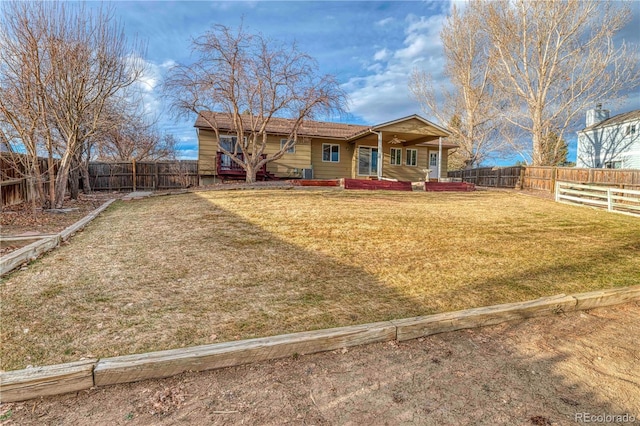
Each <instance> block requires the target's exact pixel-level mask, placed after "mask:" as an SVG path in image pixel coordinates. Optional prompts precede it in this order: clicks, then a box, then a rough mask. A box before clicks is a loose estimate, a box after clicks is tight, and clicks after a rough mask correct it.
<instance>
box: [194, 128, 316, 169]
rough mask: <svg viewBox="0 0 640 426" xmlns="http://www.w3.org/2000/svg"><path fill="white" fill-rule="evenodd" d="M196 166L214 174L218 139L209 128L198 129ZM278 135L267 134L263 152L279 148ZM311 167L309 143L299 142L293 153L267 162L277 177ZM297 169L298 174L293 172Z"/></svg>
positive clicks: (272, 151) (269, 152) (268, 152)
mask: <svg viewBox="0 0 640 426" xmlns="http://www.w3.org/2000/svg"><path fill="white" fill-rule="evenodd" d="M198 139H199V143H200V146H199V149H198V167H199V173H200V174H201V175H204V176H206V175H215V174H216V153H217V152H218V141H217V139H216V134H215V133H214V132H213V131H211V130H203V129H200V130H199V136H198ZM280 139H282V138H281V137H280V136H269V137H268V139H267V147H266V149H265V153H266V154H267V155H273V154H275V153H276V152H278V150H279V149H280ZM310 167H311V144H310V143H309V142H302V141H301V142H299V143H298V144H297V145H296V147H295V153H293V154H284V156H282V158H280V159H279V160H276V161H273V162H270V163H268V164H267V170H268V171H269V172H271V173H273V174H275V175H276V176H278V177H281V178H284V177H301V176H302V172H301V169H306V168H310ZM295 169H298V174H295Z"/></svg>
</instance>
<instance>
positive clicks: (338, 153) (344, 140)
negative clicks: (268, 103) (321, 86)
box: [195, 112, 457, 185]
mask: <svg viewBox="0 0 640 426" xmlns="http://www.w3.org/2000/svg"><path fill="white" fill-rule="evenodd" d="M202 114H209V116H208V118H209V120H210V122H216V123H217V125H218V129H219V133H220V139H221V140H220V142H219V141H218V140H217V139H216V136H215V133H214V132H213V130H212V129H211V127H210V126H209V125H208V124H207V122H206V120H204V119H203V118H202V116H199V117H198V119H197V120H196V123H195V127H196V128H197V131H198V168H199V174H200V178H201V179H200V181H201V183H202V184H205V185H206V184H210V183H212V182H215V181H216V178H218V179H220V178H222V179H224V178H229V177H237V178H242V176H244V171H242V170H241V169H239V167H238V166H237V165H236V164H235V163H234V162H232V161H230V159H229V158H228V157H227V156H226V155H224V154H222V153H221V152H220V151H219V150H218V146H219V145H218V144H219V143H223V144H227V146H226V147H225V148H226V149H230V150H232V149H233V148H231V147H232V144H233V143H234V142H235V137H236V136H235V134H234V128H233V125H232V124H231V121H230V117H229V116H228V115H226V114H222V113H213V112H205V113H202ZM289 129H290V121H289V120H288V119H284V118H272V119H271V121H270V122H269V125H268V127H267V135H268V140H267V148H266V153H267V154H268V155H272V154H274V153H275V152H277V151H278V150H279V149H280V146H281V144H284V143H286V139H285V138H286V137H287V136H288V134H289ZM449 135H450V133H449V131H447V130H446V129H443V128H442V127H440V126H438V125H436V124H433V123H431V122H430V121H428V120H426V119H424V118H422V117H420V116H418V115H411V116H409V117H404V118H400V119H398V120H393V121H389V122H386V123H382V124H378V125H375V126H361V125H354V124H341V123H328V122H319V121H305V122H304V124H303V125H302V127H301V128H300V130H299V131H298V142H297V143H296V145H295V146H294V147H293V148H291V149H290V151H289V152H287V153H285V154H284V155H283V156H282V157H281V158H280V159H278V160H275V161H272V162H270V163H268V164H267V166H266V170H264V171H263V172H262V173H261V174H259V176H258V177H259V178H260V177H261V175H262V176H263V177H264V176H265V174H266V175H267V176H275V177H278V178H288V179H291V178H305V179H338V178H355V179H368V178H371V177H382V178H383V179H384V178H388V179H398V180H403V181H420V180H425V178H426V174H427V173H429V178H430V179H437V178H438V177H446V175H447V164H446V163H447V162H446V160H447V156H448V155H447V154H448V150H449V149H452V148H456V147H457V145H455V144H452V143H448V142H446V141H444V140H443V138H445V137H447V136H449ZM379 152H382V153H383V156H382V158H383V161H382V162H381V163H379V162H378V159H379V158H380V156H379V155H378V153H379Z"/></svg>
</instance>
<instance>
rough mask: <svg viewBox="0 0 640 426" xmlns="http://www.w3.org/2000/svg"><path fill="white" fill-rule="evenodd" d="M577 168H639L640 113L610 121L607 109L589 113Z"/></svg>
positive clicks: (625, 114) (580, 135) (580, 133)
mask: <svg viewBox="0 0 640 426" xmlns="http://www.w3.org/2000/svg"><path fill="white" fill-rule="evenodd" d="M576 166H577V167H586V168H622V169H640V110H635V111H630V112H627V113H624V114H619V115H616V116H614V117H611V118H609V116H608V111H607V110H601V109H596V110H590V111H589V112H588V113H587V127H586V128H585V129H583V130H581V131H579V132H578V152H577V159H576Z"/></svg>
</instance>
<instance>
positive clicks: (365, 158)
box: [358, 146, 378, 176]
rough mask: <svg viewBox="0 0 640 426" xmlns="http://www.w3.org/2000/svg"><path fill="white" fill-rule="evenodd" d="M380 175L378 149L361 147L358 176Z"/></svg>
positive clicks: (359, 150)
mask: <svg viewBox="0 0 640 426" xmlns="http://www.w3.org/2000/svg"><path fill="white" fill-rule="evenodd" d="M377 175H378V148H373V147H370V146H361V147H359V148H358V176H377Z"/></svg>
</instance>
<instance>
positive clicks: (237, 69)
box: [165, 25, 346, 182]
mask: <svg viewBox="0 0 640 426" xmlns="http://www.w3.org/2000/svg"><path fill="white" fill-rule="evenodd" d="M192 49H193V52H194V53H195V54H196V55H197V56H198V58H197V60H196V62H195V63H193V64H192V65H178V66H176V67H174V68H173V69H172V70H171V71H170V73H169V75H168V77H167V79H166V81H165V89H166V93H167V95H168V96H169V98H170V99H171V101H172V105H173V108H174V111H175V112H176V113H177V114H178V115H187V116H192V115H193V114H196V115H199V116H200V117H201V118H202V119H204V120H205V121H206V122H207V124H208V125H209V126H210V127H211V128H212V129H213V131H214V133H215V135H216V137H217V138H218V140H219V138H220V132H219V130H220V128H219V125H218V123H217V122H216V120H215V115H213V114H211V115H209V114H201V113H202V112H205V111H213V112H218V113H223V114H224V115H225V117H226V118H227V119H228V120H229V121H230V122H231V123H233V127H234V130H235V134H236V136H237V137H236V142H235V144H234V146H233V149H231V150H228V149H226V148H225V147H224V146H222V145H221V144H219V149H220V150H221V151H222V152H223V153H224V154H226V155H228V156H229V157H230V158H231V160H232V161H234V162H235V163H237V164H238V165H240V166H241V167H242V168H243V169H244V170H245V171H246V180H247V182H254V181H255V179H256V173H257V171H258V170H260V168H261V167H262V166H263V165H265V164H266V163H268V162H270V161H274V160H277V159H279V158H280V157H282V156H283V155H284V153H285V152H286V151H287V150H288V149H290V148H291V147H293V146H294V145H295V144H296V143H297V141H298V130H299V129H300V126H301V125H302V124H303V122H304V121H305V120H308V119H313V118H314V117H316V116H318V115H322V114H329V113H332V112H336V111H342V109H343V107H344V105H345V102H346V95H345V93H344V92H343V91H342V89H341V88H340V86H339V85H338V83H337V81H336V79H335V78H334V77H333V76H331V75H323V76H319V72H318V66H317V64H316V62H315V61H314V60H313V59H312V58H311V57H310V56H309V55H307V54H305V53H302V52H300V51H299V50H298V48H297V46H296V45H295V43H294V44H292V45H281V44H277V43H275V42H272V41H269V40H267V39H265V38H264V37H262V36H260V35H256V34H249V33H247V32H245V31H244V29H243V28H242V27H240V28H239V30H238V31H237V32H234V31H233V30H232V29H230V28H228V27H225V26H223V25H216V26H214V27H213V29H212V30H211V31H209V32H207V33H205V34H204V35H202V36H200V37H198V38H196V39H195V40H193V43H192ZM274 117H285V118H290V119H291V121H290V123H291V125H290V127H289V128H288V129H287V130H286V133H287V134H288V136H287V143H285V144H284V145H283V146H281V147H280V149H279V151H277V152H276V153H274V154H272V155H269V156H267V155H265V148H266V146H267V131H266V130H267V126H268V125H269V122H270V121H271V119H272V118H274Z"/></svg>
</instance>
